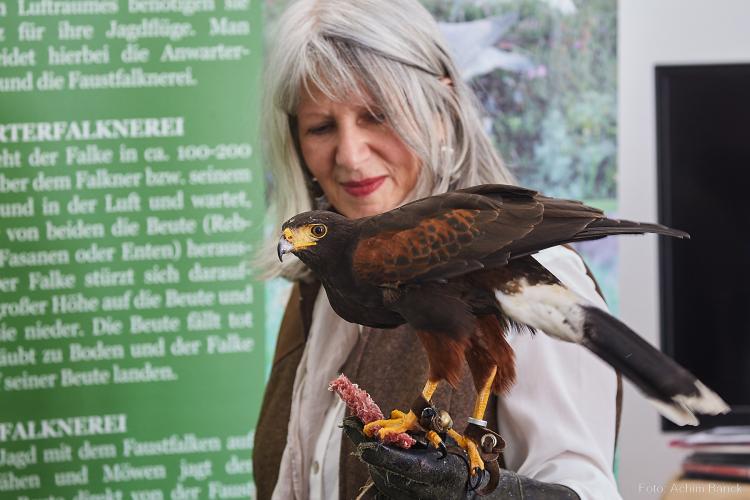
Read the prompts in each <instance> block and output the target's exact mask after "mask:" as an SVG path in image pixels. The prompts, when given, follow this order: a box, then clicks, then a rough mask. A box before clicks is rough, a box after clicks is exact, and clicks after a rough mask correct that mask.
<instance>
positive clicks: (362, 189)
mask: <svg viewBox="0 0 750 500" xmlns="http://www.w3.org/2000/svg"><path fill="white" fill-rule="evenodd" d="M387 177H388V176H386V175H381V176H380V177H370V178H368V179H363V180H361V181H349V182H342V183H341V185H342V186H343V188H344V190H345V191H346V192H347V193H349V194H350V195H352V196H367V195H368V194H370V193H372V192H373V191H375V190H376V189H378V188H379V187H380V186H381V185H382V184H383V182H385V180H386V178H387Z"/></svg>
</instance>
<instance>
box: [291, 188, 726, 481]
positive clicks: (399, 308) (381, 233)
mask: <svg viewBox="0 0 750 500" xmlns="http://www.w3.org/2000/svg"><path fill="white" fill-rule="evenodd" d="M643 233H658V234H663V235H667V236H673V237H678V238H685V237H688V235H687V233H684V232H682V231H678V230H674V229H671V228H668V227H665V226H662V225H659V224H646V223H638V222H632V221H625V220H616V219H610V218H607V217H605V215H604V214H603V212H602V211H601V210H599V209H596V208H593V207H590V206H586V205H585V204H583V203H581V202H578V201H573V200H563V199H556V198H551V197H547V196H543V195H542V194H540V193H538V192H536V191H533V190H529V189H525V188H522V187H517V186H509V185H499V184H495V185H481V186H476V187H472V188H467V189H461V190H457V191H451V192H448V193H444V194H440V195H436V196H431V197H427V198H423V199H420V200H417V201H414V202H411V203H408V204H405V205H403V206H401V207H399V208H396V209H394V210H391V211H389V212H385V213H382V214H379V215H375V216H371V217H364V218H361V219H348V218H346V217H344V216H341V215H339V214H337V213H334V212H330V211H311V212H305V213H302V214H299V215H296V216H294V217H292V218H291V219H289V220H288V221H286V222H285V223H284V224H283V226H282V236H281V238H280V239H279V243H278V248H277V251H278V256H279V259H282V258H283V255H284V254H286V253H293V254H294V255H296V256H297V257H298V258H299V259H301V260H302V261H303V262H304V263H305V264H306V265H307V266H308V267H309V268H310V269H311V270H312V272H313V273H314V274H315V275H316V276H317V277H318V278H319V279H320V281H321V283H322V285H323V287H324V289H325V291H326V293H327V295H328V299H329V302H330V304H331V307H332V308H333V310H334V311H335V312H336V313H337V314H338V315H339V316H341V317H342V318H343V319H345V320H346V321H349V322H351V323H357V324H361V325H365V326H370V327H374V328H394V327H397V326H399V325H402V324H404V323H409V324H410V325H411V326H412V327H413V328H414V330H415V331H416V333H417V336H418V337H419V339H420V341H421V343H422V345H423V346H424V348H425V350H426V352H427V357H428V361H429V372H428V380H427V382H426V384H425V387H424V390H423V391H422V397H423V398H424V400H426V401H428V402H429V401H430V398H431V396H432V394H433V392H434V391H435V389H436V387H437V385H438V383H439V382H440V381H442V380H446V381H447V382H448V383H450V384H451V385H453V386H455V385H456V384H457V382H458V381H459V378H460V376H461V372H462V368H463V364H464V362H467V363H468V365H469V369H470V372H471V375H472V377H473V381H474V385H475V387H476V390H477V393H478V395H477V399H476V403H475V407H474V411H473V415H472V419H470V421H471V422H483V420H482V419H483V417H484V412H485V409H486V405H487V400H488V398H489V394H490V391H492V392H495V393H502V392H504V391H507V390H508V389H509V388H510V387H511V386H512V384H513V383H514V380H515V377H516V371H515V360H514V355H513V350H512V348H511V346H510V345H509V343H508V342H507V340H506V338H505V332H507V331H508V328H509V327H511V326H513V327H516V328H520V329H528V330H530V331H532V332H534V331H537V330H541V331H542V332H544V333H546V334H547V335H550V336H552V337H555V338H557V339H560V340H563V341H567V342H574V343H577V344H580V345H582V346H584V347H586V348H587V349H589V350H591V351H592V352H593V353H594V354H596V355H597V356H599V357H600V358H601V359H603V360H604V361H606V362H607V363H609V364H610V365H611V366H612V367H614V368H615V369H617V370H619V371H620V372H621V373H622V374H623V375H624V376H625V377H626V378H628V379H629V380H630V381H631V382H633V383H634V384H635V385H636V386H637V387H638V388H639V389H640V391H641V392H643V393H644V395H645V396H646V397H647V398H648V399H649V400H650V401H651V402H653V403H654V405H655V406H656V409H657V410H658V411H659V412H660V413H661V414H662V415H664V416H665V417H666V418H668V419H669V420H671V421H673V422H675V423H677V424H680V425H686V424H691V425H695V424H697V422H698V421H697V418H696V417H695V413H702V414H711V415H715V414H718V413H726V412H727V411H729V407H728V406H727V405H726V403H725V402H724V401H723V400H722V399H721V398H720V397H719V396H718V395H717V394H715V393H714V392H713V391H711V390H710V389H708V388H707V387H706V386H705V385H704V384H702V383H701V382H700V381H699V380H698V379H696V377H695V376H693V375H692V374H690V373H689V372H688V371H687V370H685V369H684V368H683V367H681V366H680V365H678V364H677V363H676V362H675V361H673V360H672V359H670V358H669V357H667V356H666V355H664V354H663V353H661V352H660V351H659V350H657V349H655V348H654V347H652V346H651V345H650V344H649V343H647V342H646V341H645V340H643V339H642V338H641V337H639V336H638V335H637V334H636V333H635V332H634V331H632V330H631V329H630V328H628V327H627V326H626V325H625V324H624V323H622V322H621V321H619V320H618V319H616V318H615V317H614V316H611V315H610V314H608V313H607V312H605V311H602V310H601V309H599V308H597V307H595V306H593V305H592V304H590V303H588V302H587V301H586V300H585V299H583V298H582V297H580V296H579V295H577V294H576V293H574V292H572V291H570V290H569V289H567V288H566V287H565V286H564V285H563V284H562V283H561V282H560V281H559V280H558V279H557V278H556V277H555V276H554V275H553V274H552V273H551V272H549V271H548V270H547V269H546V268H545V267H543V266H542V265H541V264H540V263H539V262H537V261H536V260H535V259H534V258H533V257H532V255H533V254H534V253H535V252H538V251H540V250H542V249H544V248H548V247H551V246H555V245H560V244H565V243H572V242H577V241H585V240H593V239H598V238H602V237H605V236H608V235H616V234H643ZM418 429H420V426H419V417H418V416H417V415H416V414H415V412H414V411H409V412H407V413H404V412H401V411H398V410H395V411H394V412H393V413H392V414H391V418H390V419H386V420H380V421H376V422H372V423H370V424H368V425H366V426H365V429H364V430H365V433H366V434H368V435H373V434H374V433H375V432H377V433H378V434H379V437H380V438H381V439H382V438H384V437H386V436H387V435H391V434H400V433H401V432H405V431H411V430H418ZM448 433H449V434H450V435H451V436H452V437H453V438H454V439H455V440H456V441H457V442H458V443H459V444H460V445H461V446H462V447H463V448H464V449H465V450H466V452H467V454H468V455H469V459H470V466H471V468H470V470H471V471H472V473H476V472H477V471H478V470H480V469H483V468H484V464H483V462H482V459H481V457H480V453H479V451H478V448H477V442H476V441H475V440H473V439H470V438H466V437H464V436H461V435H460V434H458V433H457V432H455V431H454V430H452V429H451V430H449V431H448ZM427 438H428V439H429V440H430V441H431V442H432V443H433V444H434V445H435V446H436V447H441V446H442V442H441V439H440V437H439V436H438V435H437V434H436V433H434V432H428V433H427Z"/></svg>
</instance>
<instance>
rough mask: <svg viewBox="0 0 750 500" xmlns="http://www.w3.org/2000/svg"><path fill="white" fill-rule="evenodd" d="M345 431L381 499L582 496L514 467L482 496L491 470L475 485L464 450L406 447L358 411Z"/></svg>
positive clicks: (555, 499)
mask: <svg viewBox="0 0 750 500" xmlns="http://www.w3.org/2000/svg"><path fill="white" fill-rule="evenodd" d="M343 426H344V432H345V433H346V435H347V437H349V439H351V440H352V442H353V443H354V444H355V445H356V447H357V451H356V453H357V455H358V456H359V458H360V460H362V461H363V462H365V463H366V464H367V467H368V469H369V471H370V477H371V478H372V481H373V483H374V486H375V488H376V489H377V492H378V494H377V495H376V496H375V498H376V499H380V500H387V499H390V500H412V499H420V500H481V499H486V500H501V499H509V498H518V499H521V498H523V499H524V500H580V497H579V496H578V494H576V493H575V492H574V491H573V490H571V489H570V488H567V487H565V486H562V485H559V484H550V483H543V482H540V481H536V480H534V479H531V478H529V477H526V476H520V475H518V474H516V473H514V472H512V471H509V470H505V469H500V478H499V483H498V485H497V487H496V488H495V489H494V490H493V491H492V492H489V493H488V494H486V495H484V496H480V495H478V494H477V493H476V490H480V489H481V488H482V487H484V486H485V484H486V482H487V480H488V475H487V474H485V475H484V478H483V481H482V483H481V484H479V485H475V487H474V488H472V487H471V486H470V482H478V481H477V478H475V477H472V478H471V480H470V478H469V469H468V462H467V459H466V457H465V456H464V454H463V451H462V450H460V448H457V447H450V448H452V449H457V450H458V451H457V452H453V451H450V452H449V453H448V454H447V455H446V456H445V457H442V455H441V453H440V451H438V450H436V449H434V448H432V447H427V448H422V449H409V450H404V449H401V448H396V447H392V446H387V445H384V444H383V443H380V442H379V441H377V440H376V439H373V438H368V437H367V436H365V435H364V434H363V432H362V428H363V424H362V422H361V421H360V420H359V419H358V418H356V417H347V418H346V419H344V422H343Z"/></svg>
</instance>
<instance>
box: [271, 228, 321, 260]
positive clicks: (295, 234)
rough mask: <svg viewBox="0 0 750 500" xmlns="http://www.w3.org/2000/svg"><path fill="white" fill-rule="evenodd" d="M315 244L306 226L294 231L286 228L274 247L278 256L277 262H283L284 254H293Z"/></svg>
mask: <svg viewBox="0 0 750 500" xmlns="http://www.w3.org/2000/svg"><path fill="white" fill-rule="evenodd" d="M316 244H317V242H316V240H315V238H314V237H313V236H312V235H311V234H310V231H309V227H308V226H303V227H301V228H295V229H290V228H286V229H284V232H283V233H282V234H281V238H279V244H278V245H277V246H276V254H277V255H278V256H279V260H280V261H283V257H284V254H287V253H290V252H292V253H293V252H296V251H297V250H301V249H303V248H306V247H311V246H314V245H316Z"/></svg>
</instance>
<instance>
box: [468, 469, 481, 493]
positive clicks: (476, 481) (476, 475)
mask: <svg viewBox="0 0 750 500" xmlns="http://www.w3.org/2000/svg"><path fill="white" fill-rule="evenodd" d="M484 472H485V471H484V469H480V468H479V467H473V468H472V469H471V476H469V491H476V490H477V488H479V486H480V485H481V484H482V480H483V479H484Z"/></svg>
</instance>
